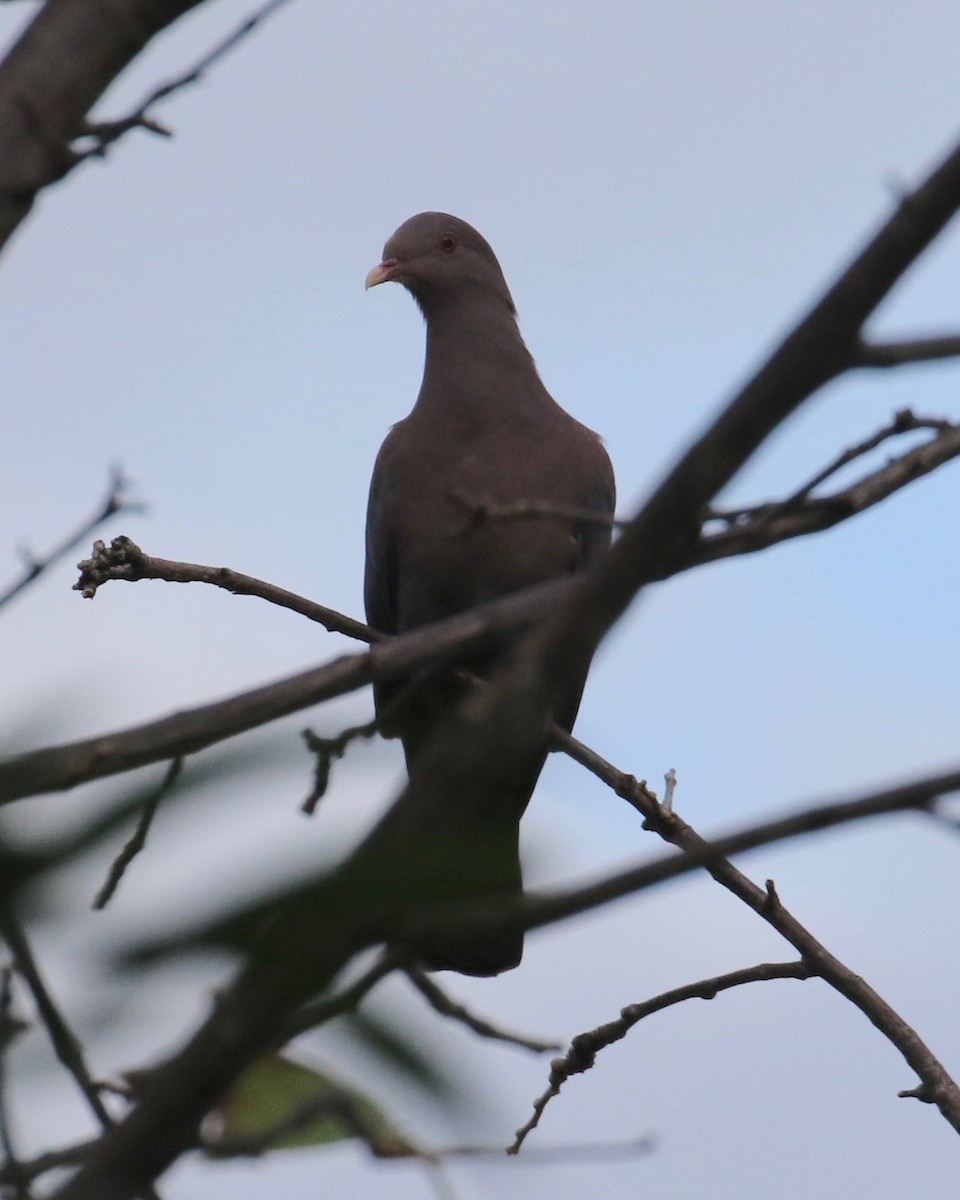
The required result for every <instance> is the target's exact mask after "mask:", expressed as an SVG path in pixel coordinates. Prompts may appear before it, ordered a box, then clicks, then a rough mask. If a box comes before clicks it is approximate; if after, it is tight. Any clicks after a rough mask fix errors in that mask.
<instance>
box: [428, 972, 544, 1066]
mask: <svg viewBox="0 0 960 1200" xmlns="http://www.w3.org/2000/svg"><path fill="white" fill-rule="evenodd" d="M406 975H407V978H408V979H409V980H410V982H411V983H412V984H413V986H414V987H415V988H416V989H417V991H418V992H419V993H420V995H421V996H423V998H424V999H425V1000H426V1001H427V1003H428V1004H429V1005H430V1007H431V1008H432V1009H433V1010H434V1012H438V1013H440V1015H441V1016H443V1017H452V1018H453V1020H455V1021H459V1022H460V1023H461V1025H466V1027H467V1028H468V1029H472V1030H473V1032H474V1033H475V1034H477V1035H478V1036H479V1037H482V1038H490V1039H492V1040H493V1041H495V1042H507V1043H509V1044H510V1045H512V1046H520V1047H521V1048H522V1049H524V1050H532V1051H533V1053H534V1054H545V1053H546V1052H547V1051H548V1050H559V1049H560V1047H559V1046H558V1045H557V1043H556V1042H545V1041H543V1040H542V1039H541V1038H531V1037H525V1036H524V1035H523V1034H519V1033H509V1032H507V1030H505V1029H500V1028H499V1027H498V1026H496V1025H491V1023H490V1022H489V1021H485V1020H483V1019H482V1018H481V1017H477V1016H475V1015H474V1014H473V1013H472V1012H470V1010H469V1009H468V1008H465V1007H464V1005H462V1004H460V1003H458V1002H457V1001H456V1000H451V999H450V997H449V996H448V995H447V993H446V992H445V991H444V990H443V988H441V987H438V986H437V984H436V983H434V981H433V980H432V979H431V978H430V976H429V975H428V974H427V972H426V971H424V970H422V969H421V968H420V967H408V968H407V970H406Z"/></svg>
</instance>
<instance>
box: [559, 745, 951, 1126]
mask: <svg viewBox="0 0 960 1200" xmlns="http://www.w3.org/2000/svg"><path fill="white" fill-rule="evenodd" d="M570 741H571V742H575V739H572V738H571V739H570ZM573 750H576V751H577V752H576V754H575V755H574V757H577V759H578V761H580V762H582V763H583V765H584V766H587V767H588V769H590V770H591V771H593V772H594V774H596V775H597V776H598V778H601V779H603V780H604V781H605V782H606V783H608V784H609V786H610V787H611V788H613V790H614V791H616V792H617V794H618V795H621V796H623V797H624V798H625V799H627V800H628V801H629V802H630V803H631V804H633V805H634V807H636V808H637V809H638V810H639V811H640V812H642V813H643V814H644V815H645V817H646V821H645V827H646V828H650V829H653V830H654V831H655V832H656V833H658V834H659V835H660V836H661V837H662V838H664V839H665V840H666V841H668V842H671V843H672V844H673V845H675V846H677V847H678V848H679V849H681V850H683V851H684V853H685V855H686V856H687V860H688V861H690V860H691V859H692V860H693V861H698V862H699V863H700V864H701V865H702V866H704V867H705V869H706V870H707V871H708V872H709V873H710V874H711V875H712V876H713V878H714V879H715V880H716V881H717V882H718V883H720V884H722V885H723V886H724V887H725V888H727V889H728V891H731V892H732V893H733V894H734V895H735V896H737V897H738V898H739V899H741V900H742V901H743V902H744V903H745V904H747V905H748V906H749V907H750V908H752V909H753V910H754V912H756V913H758V914H759V915H760V916H761V917H763V919H764V920H765V921H767V923H768V924H770V925H772V926H773V928H774V929H776V930H777V932H778V933H780V934H781V936H783V937H784V938H786V940H787V941H788V942H790V944H791V945H792V946H793V947H794V948H795V949H796V950H797V951H798V952H799V953H800V955H801V956H802V958H803V959H804V961H805V962H806V963H807V964H808V965H809V966H810V967H811V968H812V969H813V970H814V972H815V973H816V974H817V975H819V976H821V977H822V978H823V979H824V980H825V981H826V982H827V983H829V984H830V986H831V987H833V988H835V989H836V990H837V991H838V992H839V993H840V994H841V995H842V996H845V997H846V999H848V1000H850V1001H851V1003H853V1004H854V1005H855V1006H856V1007H857V1008H859V1009H860V1011H861V1012H862V1013H863V1014H864V1015H865V1016H866V1017H867V1018H868V1020H869V1021H870V1022H871V1023H872V1024H873V1025H874V1026H875V1027H876V1028H877V1029H879V1030H880V1032H881V1033H882V1034H884V1036H885V1037H886V1038H887V1039H888V1040H889V1041H890V1042H892V1044H893V1045H894V1046H896V1048H897V1049H898V1050H899V1051H900V1053H901V1054H902V1055H903V1057H904V1058H905V1059H906V1061H907V1062H908V1063H909V1064H910V1066H911V1067H912V1068H913V1070H914V1071H916V1073H917V1075H919V1077H920V1080H921V1085H922V1091H923V1095H924V1097H925V1098H927V1099H928V1100H929V1102H930V1103H933V1104H936V1106H937V1107H938V1108H939V1110H940V1112H941V1114H942V1115H943V1116H944V1117H945V1118H946V1120H947V1121H948V1122H949V1123H950V1124H951V1125H952V1126H953V1128H954V1129H955V1130H956V1131H957V1132H958V1133H960V1088H958V1086H957V1084H956V1083H955V1082H954V1081H953V1079H952V1078H951V1077H950V1075H949V1074H948V1073H947V1071H946V1069H945V1068H944V1067H943V1064H942V1063H941V1062H940V1061H939V1060H938V1059H937V1058H936V1057H935V1056H934V1054H933V1053H932V1052H931V1050H930V1049H929V1048H928V1047H927V1046H926V1045H925V1044H924V1043H923V1041H921V1039H920V1038H919V1036H918V1035H917V1033H916V1031H915V1030H913V1029H912V1028H911V1027H910V1026H909V1025H908V1024H907V1023H906V1021H904V1020H903V1018H902V1017H901V1016H900V1015H899V1014H898V1013H896V1012H895V1011H894V1010H893V1009H892V1008H891V1007H890V1005H889V1004H887V1002H886V1001H885V1000H884V999H883V998H882V997H881V996H879V995H878V994H877V993H876V992H875V991H874V990H873V988H871V987H870V985H869V984H868V983H866V981H865V980H864V979H862V978H861V977H860V976H859V975H856V974H855V973H854V972H853V971H851V970H850V969H849V968H848V967H847V966H845V965H844V964H843V963H841V962H840V961H839V959H837V958H835V957H834V956H833V955H832V954H830V952H829V951H828V950H827V949H826V948H825V947H824V946H822V945H821V944H820V943H819V942H818V941H817V940H816V939H815V938H814V937H813V936H812V934H810V932H809V931H808V930H806V929H805V928H804V927H803V926H802V925H801V924H800V923H799V922H798V921H797V920H796V919H795V918H794V917H793V916H791V914H790V913H788V912H787V911H786V909H785V908H784V907H783V905H782V904H781V903H780V899H779V897H778V895H777V891H776V887H775V886H774V883H773V881H772V880H767V884H766V888H765V889H761V888H759V887H757V885H756V884H754V883H752V882H751V881H750V880H749V879H747V877H746V876H745V875H743V874H742V873H741V872H740V871H739V870H737V868H736V867H734V866H733V865H732V863H730V862H729V861H728V860H727V858H726V857H724V855H726V854H731V853H735V852H736V851H735V849H732V848H730V846H729V843H728V844H727V846H724V843H725V842H726V841H727V839H718V840H716V841H714V842H713V843H710V842H706V841H704V840H703V838H701V837H700V836H699V834H697V833H696V832H695V831H694V830H693V829H691V828H690V826H689V825H687V824H686V823H685V822H684V821H682V820H681V819H680V818H679V817H678V816H677V815H676V814H675V813H668V812H666V811H665V810H664V809H663V808H661V807H659V806H656V805H652V804H651V802H650V799H649V789H647V788H646V787H645V786H644V785H637V783H636V781H635V780H633V779H632V778H631V777H630V776H625V775H624V774H623V773H622V772H620V771H618V770H617V769H616V768H615V767H613V766H612V765H611V764H610V763H607V762H605V761H604V760H603V759H601V758H600V756H599V755H597V754H595V753H594V752H593V751H591V750H589V749H588V748H587V747H585V746H583V745H582V744H579V743H578V744H576V746H571V752H572V751H573ZM947 782H948V783H949V787H948V789H947V790H949V791H954V790H956V789H957V788H958V787H960V774H958V775H954V776H953V778H952V779H950V780H949V781H947ZM918 784H919V788H918ZM931 784H932V785H933V787H934V791H935V793H936V795H943V794H945V792H942V791H940V790H939V787H938V785H937V784H934V783H933V780H926V781H917V783H914V784H908V785H906V789H907V790H906V791H904V790H903V789H892V790H890V791H888V792H885V793H876V794H875V795H874V796H872V797H863V798H862V799H861V800H859V801H854V802H853V805H854V809H848V810H847V813H848V815H852V813H853V811H857V812H859V813H860V814H861V815H866V811H867V809H868V808H873V806H874V805H875V804H877V803H878V802H879V803H880V804H881V805H882V807H883V809H884V811H888V812H889V811H892V810H891V809H890V808H888V807H887V805H888V804H891V803H894V804H896V802H897V799H898V797H897V793H898V792H899V793H900V796H899V799H901V800H902V799H905V798H907V796H909V795H912V796H913V797H914V798H915V799H920V797H922V796H923V795H924V794H926V799H921V800H920V804H918V805H917V807H919V808H922V809H926V808H927V807H928V806H929V803H930V801H931V800H932V799H933V795H932V794H931V793H930V792H929V791H928V788H929V786H930V785H931ZM915 788H918V790H916V791H914V789H915ZM844 807H846V806H842V805H841V806H836V805H827V806H819V807H818V808H816V809H808V810H807V811H806V813H802V814H797V817H796V818H792V819H791V818H788V819H787V822H786V824H784V823H783V822H780V823H779V824H780V826H781V833H782V832H783V830H784V828H789V827H790V826H791V824H792V822H793V821H796V820H797V819H798V818H799V819H800V821H801V822H803V820H804V817H810V816H813V814H814V813H816V814H817V818H816V820H817V821H819V820H822V819H826V820H828V821H829V822H830V823H831V824H832V823H833V822H832V820H831V810H832V817H834V818H835V817H837V816H839V815H840V809H841V808H844ZM911 807H912V806H911ZM873 811H878V810H877V809H875V808H874V809H873ZM773 824H774V825H776V824H778V823H773ZM821 827H823V826H821ZM760 828H761V827H759V826H758V827H756V828H755V829H754V831H753V834H754V835H756V834H758V833H759V831H760ZM765 828H766V831H767V833H770V832H773V828H772V826H771V825H767V826H766V827H765ZM808 828H809V827H808ZM794 829H795V832H800V828H799V827H797V826H794ZM748 836H749V833H748ZM788 836H789V835H788ZM711 853H712V855H713V856H714V857H712V858H710V857H709V856H710V855H711ZM628 874H629V872H628ZM606 882H607V883H608V884H609V883H610V881H609V880H608V881H606ZM631 890H633V889H631Z"/></svg>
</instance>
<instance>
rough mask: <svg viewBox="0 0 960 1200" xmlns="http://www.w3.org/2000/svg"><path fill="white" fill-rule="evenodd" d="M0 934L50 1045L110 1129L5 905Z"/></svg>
mask: <svg viewBox="0 0 960 1200" xmlns="http://www.w3.org/2000/svg"><path fill="white" fill-rule="evenodd" d="M0 934H2V936H3V938H4V941H5V942H6V943H7V945H8V946H9V947H10V953H11V954H12V955H13V958H14V965H15V966H16V969H17V972H18V974H19V975H20V976H21V978H22V979H23V981H24V982H25V983H26V985H27V987H28V988H29V990H30V994H31V995H32V996H33V1001H34V1003H35V1004H36V1006H37V1012H38V1013H39V1015H40V1019H41V1020H42V1021H43V1024H44V1026H45V1027H46V1030H47V1033H48V1034H49V1036H50V1041H51V1043H52V1044H53V1048H54V1050H55V1052H56V1055H57V1058H58V1059H59V1060H60V1062H61V1063H62V1064H63V1065H64V1067H66V1069H67V1070H68V1071H69V1072H70V1074H71V1075H72V1076H73V1078H74V1079H75V1080H76V1083H77V1087H79V1089H80V1091H81V1092H82V1093H83V1095H84V1097H85V1098H86V1101H87V1104H88V1105H89V1106H90V1108H91V1110H92V1111H93V1114H94V1116H95V1117H96V1118H97V1120H98V1121H99V1122H100V1124H101V1126H102V1127H103V1128H104V1129H110V1128H111V1127H112V1126H113V1118H112V1117H111V1116H110V1114H109V1112H107V1110H106V1108H105V1107H104V1103H103V1101H102V1100H101V1099H100V1093H99V1091H98V1089H97V1085H96V1083H95V1082H94V1080H93V1077H92V1076H91V1074H90V1071H89V1070H88V1068H87V1063H86V1060H85V1058H84V1054H83V1048H82V1047H81V1045H80V1042H79V1041H78V1040H77V1037H76V1035H75V1034H74V1032H73V1030H72V1029H71V1028H70V1026H69V1025H68V1024H67V1021H66V1018H65V1017H64V1015H63V1013H61V1011H60V1009H59V1007H58V1006H57V1003H56V1001H55V1000H54V998H53V996H52V994H51V992H50V989H49V988H48V987H47V985H46V983H45V982H44V979H43V976H42V975H41V974H40V969H39V967H38V966H37V962H36V959H35V958H34V957H33V951H32V950H31V948H30V943H29V942H28V940H27V935H26V933H25V932H24V930H23V927H22V926H21V924H20V922H19V920H18V919H17V918H16V916H14V914H13V912H12V910H11V909H10V908H9V906H7V905H5V904H4V905H0Z"/></svg>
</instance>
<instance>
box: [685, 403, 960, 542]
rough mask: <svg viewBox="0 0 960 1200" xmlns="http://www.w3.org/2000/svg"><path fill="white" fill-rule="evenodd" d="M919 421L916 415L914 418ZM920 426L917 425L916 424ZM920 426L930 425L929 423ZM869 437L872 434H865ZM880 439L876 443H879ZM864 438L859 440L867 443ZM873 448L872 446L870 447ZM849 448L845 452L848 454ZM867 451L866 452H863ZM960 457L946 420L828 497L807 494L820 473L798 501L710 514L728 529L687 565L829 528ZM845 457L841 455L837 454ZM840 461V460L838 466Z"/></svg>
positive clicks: (956, 436) (959, 440)
mask: <svg viewBox="0 0 960 1200" xmlns="http://www.w3.org/2000/svg"><path fill="white" fill-rule="evenodd" d="M918 420H919V419H918ZM918 427H920V426H918ZM923 427H926V428H932V427H933V426H932V425H924V426H923ZM881 433H882V435H883V436H881V434H877V435H874V436H875V437H877V438H880V440H883V438H884V437H886V436H891V434H890V433H889V428H888V430H885V431H881ZM869 440H870V441H872V440H873V439H869ZM877 444H879V442H878V443H877ZM866 445H867V442H864V443H861V446H866ZM869 448H871V449H872V447H869ZM858 449H859V447H853V448H852V449H851V450H849V451H846V452H845V453H846V454H850V455H851V456H852V457H851V458H850V459H848V460H847V461H852V460H853V457H857V455H856V454H854V451H855V450H858ZM864 452H865V451H864ZM958 456H960V426H958V425H950V424H949V423H947V422H944V428H943V429H942V430H941V432H939V433H938V434H937V435H936V436H935V437H933V438H931V439H930V441H928V442H924V443H923V444H922V445H920V446H914V447H913V449H911V450H908V451H906V453H904V454H902V455H900V456H899V457H898V458H894V459H892V460H891V461H890V462H888V463H886V464H884V466H882V467H880V468H878V469H877V470H876V471H872V472H871V473H870V474H868V475H865V476H864V477H863V478H862V479H860V480H858V481H857V482H856V483H854V484H852V485H851V486H850V487H848V488H844V489H843V490H841V491H838V492H835V493H833V494H832V495H829V496H822V497H816V496H814V497H811V496H809V495H807V494H806V493H808V492H809V490H810V489H811V488H812V487H815V486H817V485H818V484H819V483H820V482H822V479H821V478H820V477H818V478H817V479H815V480H811V481H810V483H808V484H805V485H804V488H803V489H801V492H802V493H804V494H803V495H801V494H800V493H797V495H798V496H799V497H800V498H799V500H796V499H793V498H791V499H790V500H786V501H783V502H780V503H776V502H774V503H770V504H765V505H759V506H757V507H756V508H753V509H742V510H739V511H738V512H731V513H715V514H711V518H710V519H720V520H724V521H726V522H727V523H728V528H726V529H723V530H720V531H719V532H717V533H706V534H704V535H703V536H702V537H701V538H700V540H699V542H698V543H697V545H696V546H695V547H694V548H693V551H692V553H691V555H690V561H689V562H688V563H687V564H686V565H688V566H701V565H703V564H705V563H709V562H716V561H717V560H718V559H721V558H731V557H734V556H737V555H741V554H755V553H756V552H757V551H759V550H765V549H767V548H768V547H770V546H773V545H776V544H778V543H780V542H785V541H790V540H792V539H793V538H798V537H805V536H807V535H809V534H812V533H820V532H822V531H823V530H826V529H832V528H833V526H834V525H838V524H840V522H842V521H846V520H849V519H850V518H851V517H853V516H856V515H857V514H858V513H861V512H864V511H865V510H866V509H868V508H872V507H873V506H874V505H875V504H879V503H880V502H881V501H882V500H886V499H887V497H888V496H891V495H893V493H894V492H897V491H899V490H900V489H901V488H904V487H906V486H907V485H908V484H909V483H912V482H913V481H914V480H915V479H919V478H920V477H921V476H923V475H928V474H929V473H930V472H931V471H934V470H936V468H937V467H940V466H942V465H943V464H944V463H946V462H949V461H951V460H952V459H955V458H957V457H958ZM841 457H843V456H841ZM838 464H839V465H838ZM841 465H845V464H841V463H839V459H838V460H837V461H836V462H834V463H832V464H831V465H830V466H829V467H828V468H826V470H825V471H823V472H821V473H820V476H822V478H823V479H825V478H827V476H828V475H832V474H833V473H834V472H835V471H837V470H839V469H840V466H841Z"/></svg>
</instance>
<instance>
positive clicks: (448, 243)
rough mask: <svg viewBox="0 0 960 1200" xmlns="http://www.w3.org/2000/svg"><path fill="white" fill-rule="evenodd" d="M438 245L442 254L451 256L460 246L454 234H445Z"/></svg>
mask: <svg viewBox="0 0 960 1200" xmlns="http://www.w3.org/2000/svg"><path fill="white" fill-rule="evenodd" d="M438 245H439V247H440V249H441V250H442V251H443V253H444V254H452V253H453V252H454V250H456V248H457V247H458V246H459V245H460V239H459V238H458V237H457V235H456V234H455V233H445V234H444V235H443V237H442V238H441V239H440V241H439V242H438Z"/></svg>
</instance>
